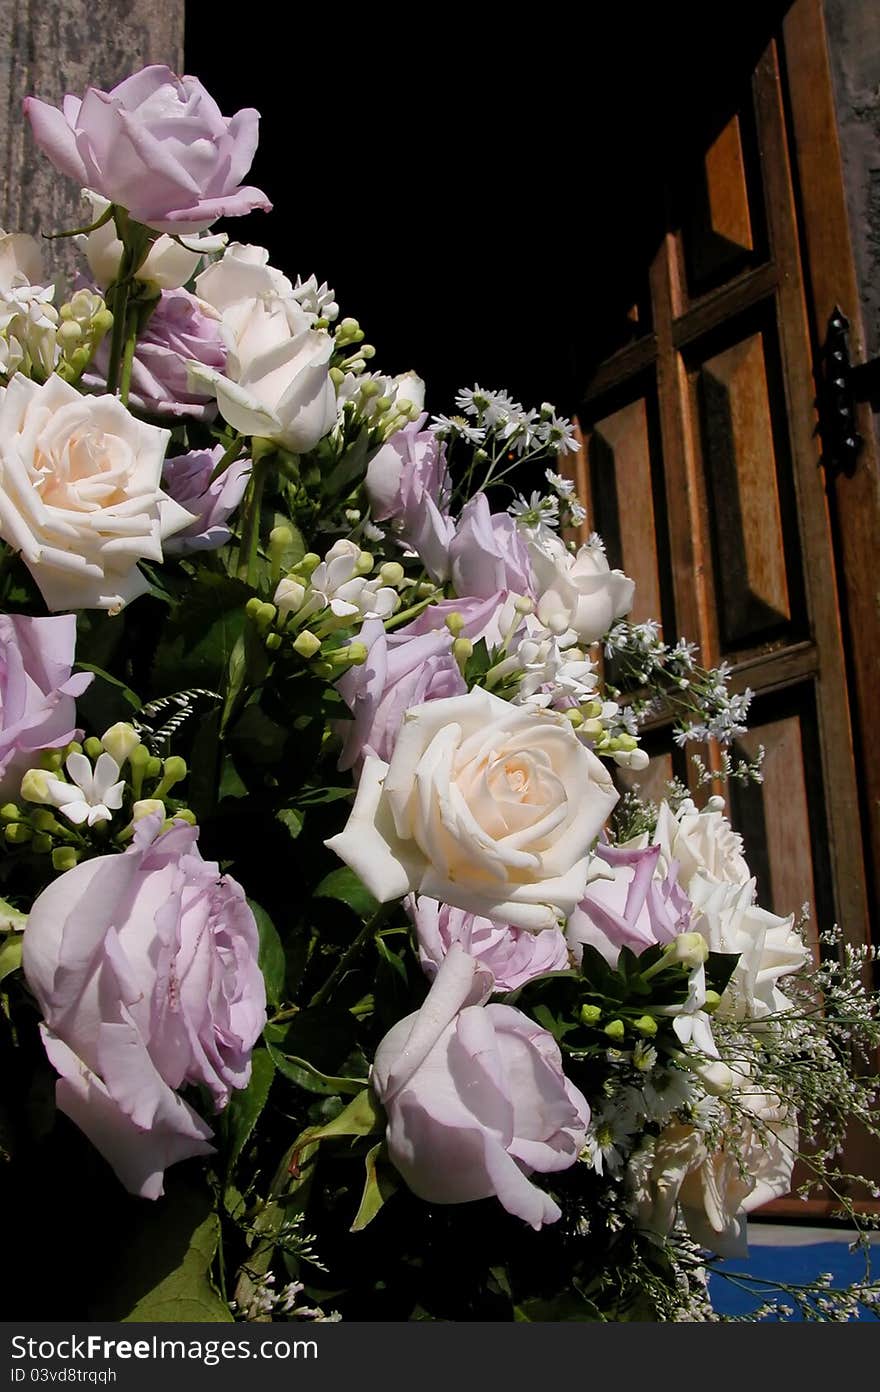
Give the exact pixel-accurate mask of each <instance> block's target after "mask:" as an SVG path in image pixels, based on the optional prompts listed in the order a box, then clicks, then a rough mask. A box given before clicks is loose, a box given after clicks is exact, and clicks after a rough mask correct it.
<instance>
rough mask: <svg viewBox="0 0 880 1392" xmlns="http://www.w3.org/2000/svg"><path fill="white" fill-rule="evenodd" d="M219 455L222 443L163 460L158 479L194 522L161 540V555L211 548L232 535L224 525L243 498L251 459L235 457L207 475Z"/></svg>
mask: <svg viewBox="0 0 880 1392" xmlns="http://www.w3.org/2000/svg"><path fill="white" fill-rule="evenodd" d="M222 457H223V446H222V445H215V446H214V448H213V449H209V450H207V449H205V450H190V452H189V454H180V455H178V456H177V458H176V459H166V461H165V468H164V471H163V474H162V482H163V484H164V486H165V490H166V492H167V493H168V496H169V497H170V498H173V499H174V501H175V502H176V503H179V504H180V506H181V507H184V508H186V510H187V512H191V513H193V515H194V516H195V519H196V520H195V521H194V522H193V523H192V524H191V526H189V527H184V529H183V531H182V532H175V534H174V536H173V537H169V538H168V540H167V541H166V543H165V554H166V555H168V556H183V555H186V554H188V553H189V552H190V551H214V550H216V548H217V547H218V546H225V544H226V542H227V541H228V540H229V538H230V536H231V535H232V533H231V531H230V530H229V527H228V526H227V525H226V524H227V521H228V520H229V518H230V517H231V516H232V514H233V512H235V509H236V508H237V507H238V505H239V503H240V502H241V500H242V498H243V497H244V492H245V489H246V488H247V483H248V479H249V478H250V472H251V461H250V460H249V459H239V460H237V461H236V462H235V463H234V464H230V466H229V468H228V469H226V470H225V471H224V472H223V473H222V474H221V475H220V477H219V478H217V479H214V481H213V483H212V482H211V475H212V474H213V472H214V470H215V469H216V467H217V465H218V464H219V463H220V460H221V458H222Z"/></svg>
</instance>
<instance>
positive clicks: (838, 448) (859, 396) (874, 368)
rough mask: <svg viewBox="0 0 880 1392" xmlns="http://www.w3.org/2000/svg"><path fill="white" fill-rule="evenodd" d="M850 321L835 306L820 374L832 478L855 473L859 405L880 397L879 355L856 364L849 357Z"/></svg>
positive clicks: (823, 433)
mask: <svg viewBox="0 0 880 1392" xmlns="http://www.w3.org/2000/svg"><path fill="white" fill-rule="evenodd" d="M848 333H849V320H848V319H847V317H846V315H845V314H844V312H843V310H842V309H840V307H839V306H837V305H835V307H834V309H833V310H832V312H831V316H830V318H829V320H828V328H827V330H826V334H825V343H824V344H823V347H822V360H821V365H820V374H819V395H818V397H817V399H816V406H817V408H818V412H819V427H818V429H819V437H820V439H821V441H822V458H821V460H820V463H821V465H822V467H823V468H824V470H825V472H826V474H827V475H828V477H829V478H836V477H837V476H838V475H840V474H843V475H845V476H846V478H852V476H853V474H854V473H855V469H856V463H857V461H858V457H859V451H860V450H861V448H862V444H863V441H862V437H861V435H860V434H859V432H858V430H857V429H856V405H857V403H858V402H860V401H873V400H875V399H876V398H877V397H878V396H880V358H872V359H871V360H870V362H866V363H859V364H858V365H857V366H853V364H852V363H851V362H850V357H849V338H848Z"/></svg>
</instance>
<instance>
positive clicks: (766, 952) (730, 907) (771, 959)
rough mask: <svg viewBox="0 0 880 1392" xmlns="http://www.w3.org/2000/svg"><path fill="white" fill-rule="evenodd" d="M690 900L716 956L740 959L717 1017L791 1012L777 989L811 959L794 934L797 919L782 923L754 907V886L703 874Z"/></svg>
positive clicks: (690, 890) (693, 884)
mask: <svg viewBox="0 0 880 1392" xmlns="http://www.w3.org/2000/svg"><path fill="white" fill-rule="evenodd" d="M688 894H689V896H690V899H691V902H692V904H693V906H694V909H695V911H696V913H695V916H694V919H693V926H694V927H695V928H696V929H698V930H699V932H700V933H702V935H703V937H704V938H705V939H706V942H707V943H708V945H709V948H710V949H711V951H712V952H726V953H738V954H739V961H738V962H737V964H736V967H735V968H734V972H733V975H732V977H731V978H730V982H729V984H728V986H727V988H726V990H725V992H724V994H723V996H722V997H721V1004H720V1006H719V1007H718V1014H719V1015H721V1016H728V1017H729V1016H733V1017H735V1018H736V1019H738V1020H761V1019H763V1018H764V1017H765V1016H767V1015H776V1014H778V1013H779V1011H781V1010H788V1009H789V1008H790V1006H791V1002H790V1001H789V1000H788V999H787V997H786V996H784V995H783V994H782V992H781V991H780V990H779V987H778V984H777V983H778V981H779V978H780V977H782V976H789V975H790V974H791V973H792V972H796V971H798V970H799V969H800V968H801V967H802V966H803V965H804V963H805V962H806V961H807V957H808V955H809V954H808V952H807V949H806V947H805V946H804V943H803V940H802V939H801V937H800V934H798V933H796V932H795V930H794V914H789V916H788V918H779V917H777V915H776V914H772V913H770V912H769V911H768V910H767V909H762V908H759V907H758V905H757V904H756V903H754V895H755V881H754V880H747V881H746V883H745V884H742V885H737V884H719V883H717V882H716V881H713V880H711V879H709V877H708V876H707V875H705V874H703V873H701V872H700V873H697V874H696V875H695V876H694V877H693V879H692V880H691V882H690V885H689V888H688Z"/></svg>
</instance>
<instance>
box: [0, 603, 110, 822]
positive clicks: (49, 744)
mask: <svg viewBox="0 0 880 1392" xmlns="http://www.w3.org/2000/svg"><path fill="white" fill-rule="evenodd" d="M75 647H76V617H75V616H74V615H73V614H60V615H58V616H57V617H54V618H47V619H29V618H26V617H25V616H24V615H23V614H0V798H3V799H7V798H9V797H14V796H16V795H17V794H18V789H19V786H20V784H21V776H22V774H23V773H24V772H25V770H26V769H29V768H30V767H31V766H32V764H33V763H34V757H35V754H36V752H37V751H38V750H40V749H59V748H62V747H63V746H64V745H65V744H69V743H70V741H71V740H72V739H75V738H76V729H75V727H76V698H77V696H81V695H82V694H83V692H84V691H85V689H86V687H87V686H89V685H90V684H91V682H92V681H93V680H94V678H93V677H92V675H91V673H90V672H80V673H77V675H76V676H71V668H72V666H73V654H74V649H75Z"/></svg>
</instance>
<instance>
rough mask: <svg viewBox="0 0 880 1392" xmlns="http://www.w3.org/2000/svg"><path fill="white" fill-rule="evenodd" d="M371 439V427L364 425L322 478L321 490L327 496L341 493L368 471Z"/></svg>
mask: <svg viewBox="0 0 880 1392" xmlns="http://www.w3.org/2000/svg"><path fill="white" fill-rule="evenodd" d="M369 441H370V428H369V426H368V425H364V426H363V427H362V429H361V431H360V434H359V435H358V436H357V439H355V440H353V441H352V443H351V444H350V445H349V446H348V448H347V449H346V450H345V451H344V452H343V454H342V456H341V458H340V459H339V462H338V463H337V464H336V465H335V467H334V468H332V469H331V470H330V471H329V472H328V473H327V474H325V475H324V476H323V478H322V480H321V491H322V492H323V493H324V495H325V496H326V497H332V496H333V495H334V494H336V493H341V492H342V490H343V489H344V488H346V487H347V486H348V485H349V484H350V483H353V482H354V480H355V479H356V478H358V477H362V476H363V475H364V474H365V473H366V471H367V454H368V449H369Z"/></svg>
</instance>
